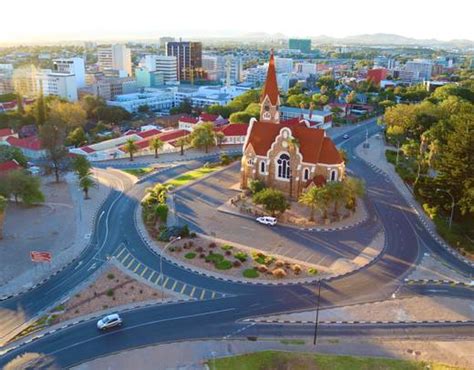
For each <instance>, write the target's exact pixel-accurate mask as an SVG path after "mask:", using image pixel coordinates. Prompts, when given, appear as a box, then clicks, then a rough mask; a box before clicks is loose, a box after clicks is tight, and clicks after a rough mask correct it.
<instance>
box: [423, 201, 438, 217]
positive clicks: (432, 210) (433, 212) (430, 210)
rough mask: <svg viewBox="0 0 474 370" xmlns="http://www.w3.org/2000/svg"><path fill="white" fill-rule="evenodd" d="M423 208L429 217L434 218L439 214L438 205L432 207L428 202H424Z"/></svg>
mask: <svg viewBox="0 0 474 370" xmlns="http://www.w3.org/2000/svg"><path fill="white" fill-rule="evenodd" d="M423 209H424V211H425V213H426V214H427V215H428V217H429V218H431V219H434V218H435V217H436V215H437V214H438V207H436V206H433V207H430V205H429V204H428V203H423Z"/></svg>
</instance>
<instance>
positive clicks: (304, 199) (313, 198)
mask: <svg viewBox="0 0 474 370" xmlns="http://www.w3.org/2000/svg"><path fill="white" fill-rule="evenodd" d="M327 198H328V192H327V189H326V188H325V187H318V186H312V187H310V188H309V189H308V190H307V191H305V192H304V193H303V194H301V196H300V198H299V199H298V203H301V204H303V205H305V206H307V207H309V208H310V210H311V212H310V215H309V221H314V212H315V210H317V209H318V210H320V211H321V212H322V213H323V214H324V215H326V212H327V206H328V202H327ZM324 218H325V217H324Z"/></svg>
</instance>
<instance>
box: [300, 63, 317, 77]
mask: <svg viewBox="0 0 474 370" xmlns="http://www.w3.org/2000/svg"><path fill="white" fill-rule="evenodd" d="M294 71H295V73H296V74H298V75H300V76H302V77H304V78H307V77H309V75H315V74H316V72H317V65H316V64H315V63H305V62H299V63H296V64H295V68H294Z"/></svg>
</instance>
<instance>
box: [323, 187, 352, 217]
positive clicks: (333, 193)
mask: <svg viewBox="0 0 474 370" xmlns="http://www.w3.org/2000/svg"><path fill="white" fill-rule="evenodd" d="M326 189H327V191H328V197H329V199H330V200H331V201H332V202H333V204H334V216H339V205H340V202H341V201H343V200H344V199H346V196H347V192H346V191H345V189H344V184H343V183H342V182H339V181H334V182H330V183H328V184H327V185H326Z"/></svg>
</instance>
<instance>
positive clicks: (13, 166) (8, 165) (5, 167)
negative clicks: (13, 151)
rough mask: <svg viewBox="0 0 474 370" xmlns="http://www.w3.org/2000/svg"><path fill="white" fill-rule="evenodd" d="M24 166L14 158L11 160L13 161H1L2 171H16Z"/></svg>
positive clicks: (0, 167)
mask: <svg viewBox="0 0 474 370" xmlns="http://www.w3.org/2000/svg"><path fill="white" fill-rule="evenodd" d="M21 168H23V167H21V166H20V165H19V164H18V162H17V161H15V160H14V159H13V160H11V161H6V162H2V163H0V172H10V171H14V170H19V169H21Z"/></svg>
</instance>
